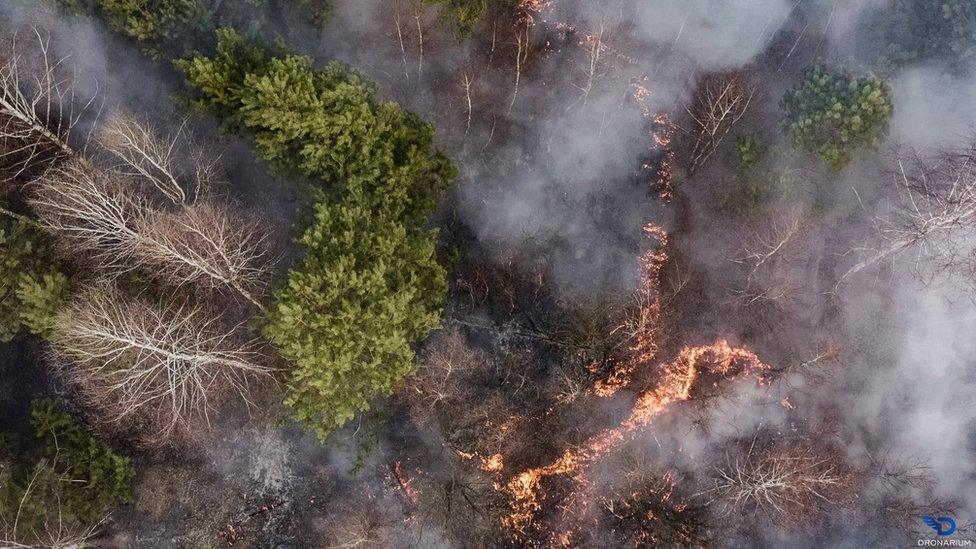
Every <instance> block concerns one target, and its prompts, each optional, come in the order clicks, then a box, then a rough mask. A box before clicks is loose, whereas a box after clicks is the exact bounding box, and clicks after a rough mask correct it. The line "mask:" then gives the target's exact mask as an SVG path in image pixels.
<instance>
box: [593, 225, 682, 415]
mask: <svg viewBox="0 0 976 549" xmlns="http://www.w3.org/2000/svg"><path fill="white" fill-rule="evenodd" d="M644 234H645V236H646V237H647V238H649V239H650V240H652V241H654V245H653V246H651V247H649V248H648V250H647V251H646V252H644V253H643V254H642V255H641V256H640V259H639V263H640V282H639V285H638V287H637V291H636V292H635V295H634V307H633V309H632V310H631V313H630V314H629V315H628V317H627V319H626V320H625V321H624V323H623V325H622V326H620V327H619V328H618V329H623V330H625V332H626V334H627V337H628V339H629V340H630V344H629V346H628V348H627V351H628V355H629V357H630V359H629V360H627V361H625V362H623V363H621V364H618V365H617V366H616V368H615V369H614V371H613V372H612V373H611V374H610V375H609V376H607V379H606V380H599V381H597V382H596V383H595V384H594V387H593V392H594V393H595V394H596V395H597V396H600V397H609V396H613V395H614V394H616V392H617V391H619V390H620V389H622V388H623V387H626V386H627V385H628V384H630V380H631V377H632V376H633V375H634V373H635V372H636V371H637V370H638V369H640V368H642V367H644V366H646V365H649V364H651V362H652V361H653V360H654V358H655V357H656V356H657V351H658V345H657V340H658V337H657V336H658V321H659V319H660V316H661V296H660V292H659V291H658V286H659V284H660V280H661V268H662V267H663V266H664V262H665V261H667V259H668V256H667V253H666V252H665V248H666V247H667V244H668V234H667V233H666V232H665V231H664V229H662V228H661V227H658V226H657V225H654V224H653V223H648V224H647V225H645V226H644Z"/></svg>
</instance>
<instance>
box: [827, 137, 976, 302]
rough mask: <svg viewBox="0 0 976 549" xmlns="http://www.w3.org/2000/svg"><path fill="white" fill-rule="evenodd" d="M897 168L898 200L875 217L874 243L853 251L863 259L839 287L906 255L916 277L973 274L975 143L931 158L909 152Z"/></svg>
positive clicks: (843, 278)
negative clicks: (935, 272)
mask: <svg viewBox="0 0 976 549" xmlns="http://www.w3.org/2000/svg"><path fill="white" fill-rule="evenodd" d="M895 163H896V169H895V170H894V172H893V173H892V174H891V177H892V179H893V181H894V183H895V185H894V187H895V188H896V189H897V190H898V195H897V196H896V197H895V198H894V200H893V204H892V206H891V207H890V208H889V209H887V210H886V211H882V212H881V213H878V214H876V215H875V216H874V217H873V220H872V221H873V225H874V227H875V229H876V238H875V241H874V242H873V243H871V244H869V245H868V246H855V247H853V248H852V249H851V253H852V254H854V255H856V256H858V257H859V258H860V259H859V260H858V261H857V262H856V263H855V264H854V265H852V266H851V267H850V268H849V269H848V270H847V271H846V272H845V273H844V274H843V275H842V276H841V277H840V279H839V280H838V282H837V285H838V286H840V284H842V283H843V282H844V281H845V280H847V279H848V278H850V277H851V276H853V275H854V274H856V273H858V272H860V271H862V270H864V269H867V268H869V267H873V266H875V265H877V264H879V263H881V262H883V261H886V260H888V259H892V258H894V257H896V256H900V255H902V254H904V253H908V252H910V253H911V256H912V260H911V267H912V268H913V269H914V270H915V271H916V272H918V273H926V274H930V273H931V271H930V270H929V269H930V268H934V269H935V270H944V271H946V272H962V273H964V274H965V275H967V276H970V275H972V273H973V267H974V265H973V257H974V252H976V250H974V249H973V247H972V245H969V244H968V242H970V241H971V239H970V238H969V237H971V236H972V235H973V234H974V233H976V144H973V145H970V146H969V148H968V149H965V150H962V151H957V152H946V153H941V154H938V155H934V156H929V157H922V156H920V155H918V154H917V153H915V152H908V153H905V154H902V155H901V156H900V157H899V158H897V159H896V162H895Z"/></svg>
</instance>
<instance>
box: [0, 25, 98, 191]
mask: <svg viewBox="0 0 976 549" xmlns="http://www.w3.org/2000/svg"><path fill="white" fill-rule="evenodd" d="M34 35H35V37H36V40H37V55H35V56H33V57H32V58H30V59H28V58H26V57H25V56H24V55H23V54H22V53H21V52H20V51H19V48H18V42H17V39H16V37H15V38H14V39H13V40H11V42H10V45H9V51H7V52H4V53H5V55H4V54H0V57H3V58H4V62H3V64H2V65H0V161H3V163H4V164H5V165H6V166H7V167H6V168H5V169H4V172H3V173H0V180H2V181H4V182H10V181H14V180H16V179H18V178H21V177H23V176H24V175H25V174H28V172H30V173H31V174H34V173H37V172H41V173H43V171H44V169H46V168H48V167H50V166H52V165H53V164H54V163H55V162H57V161H58V160H59V159H61V158H65V157H74V158H78V156H79V155H78V154H77V153H76V152H75V150H74V149H72V148H71V146H70V145H69V144H68V138H69V134H70V133H71V130H72V128H74V127H75V126H76V125H77V124H78V122H79V120H80V118H81V116H82V115H83V114H84V113H85V111H86V110H87V109H88V108H89V107H90V106H91V105H92V104H93V102H94V100H95V98H94V97H91V98H89V100H88V101H87V103H85V104H83V105H82V106H81V108H78V109H76V107H77V106H78V103H79V102H78V101H77V100H76V98H75V95H74V93H75V92H74V88H73V87H72V85H71V81H70V80H69V79H67V78H65V77H63V76H62V73H63V72H64V71H63V70H62V67H61V64H62V61H63V59H62V60H54V59H52V58H51V55H50V50H49V40H48V39H46V38H44V37H42V36H41V34H40V32H38V31H37V30H35V31H34Z"/></svg>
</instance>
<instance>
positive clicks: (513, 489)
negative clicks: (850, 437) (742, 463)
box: [502, 340, 767, 540]
mask: <svg viewBox="0 0 976 549" xmlns="http://www.w3.org/2000/svg"><path fill="white" fill-rule="evenodd" d="M702 368H707V370H706V372H707V373H712V374H718V375H723V376H729V377H735V376H736V375H738V374H740V373H751V372H758V371H761V370H764V369H767V366H766V365H764V364H763V363H762V362H761V361H760V360H759V358H758V357H757V356H756V355H755V354H754V353H752V352H750V351H747V350H745V349H740V348H735V347H732V346H730V345H729V344H728V342H727V341H725V340H719V341H718V342H716V343H715V344H714V345H705V346H698V347H685V348H684V349H682V351H681V352H680V353H679V354H678V357H677V358H675V360H673V361H671V362H670V363H667V364H665V365H663V366H662V367H661V381H660V383H659V384H658V385H657V387H655V388H654V389H652V390H650V391H647V392H645V393H643V394H641V395H640V396H639V397H638V398H637V401H636V402H635V404H634V407H633V409H632V410H631V413H630V415H629V416H628V417H627V419H625V420H624V421H623V422H622V423H621V424H620V425H619V426H617V427H615V428H613V429H609V430H607V431H604V432H603V433H601V434H599V435H597V436H595V437H593V438H591V439H590V440H589V441H588V442H587V443H586V444H584V445H583V446H582V447H581V448H579V449H578V450H576V451H575V452H574V451H571V450H566V452H565V453H564V454H563V455H562V456H561V457H560V458H558V459H556V460H555V461H553V462H552V463H550V464H549V465H546V466H543V467H537V468H534V469H528V470H526V471H523V472H522V473H520V474H518V475H516V476H515V477H514V478H512V479H511V480H510V481H509V482H508V483H507V484H506V485H505V486H504V487H502V489H504V490H505V491H507V492H508V493H509V495H510V496H511V509H512V512H511V513H510V514H509V515H508V516H507V517H504V518H503V519H502V522H503V524H504V525H505V526H506V527H508V528H511V529H512V530H514V531H515V532H516V533H517V534H518V535H524V534H527V533H528V532H529V529H530V528H531V527H534V526H535V522H536V514H537V513H538V512H539V511H540V510H541V509H542V503H541V500H540V492H541V485H542V481H543V480H544V479H546V478H547V477H552V476H562V475H571V476H572V477H573V480H574V481H575V483H576V484H578V485H585V484H588V482H587V480H586V474H585V473H586V469H587V467H588V466H589V465H590V464H592V463H593V462H595V461H597V460H599V458H600V457H601V456H604V455H606V454H607V453H608V452H610V451H611V450H613V449H614V448H616V447H618V446H619V445H620V444H621V443H623V442H626V441H627V440H629V439H630V438H631V437H633V436H634V435H635V434H636V433H637V432H638V431H639V430H640V429H642V428H644V427H646V426H647V425H648V424H649V423H650V422H651V421H652V420H653V419H654V418H655V417H657V416H658V415H660V414H661V413H663V412H664V411H665V410H666V409H667V408H668V406H669V405H671V404H672V403H674V402H679V401H683V400H687V399H688V398H689V397H690V396H691V394H692V388H693V386H694V383H695V381H696V379H698V377H699V375H701V373H703V370H702ZM582 504H583V505H585V502H583V503H582ZM574 507H577V506H574V505H564V506H563V509H564V510H566V509H570V508H574ZM564 512H565V511H564ZM567 536H568V534H567V533H562V534H558V535H557V539H562V540H569V539H571V536H570V537H567Z"/></svg>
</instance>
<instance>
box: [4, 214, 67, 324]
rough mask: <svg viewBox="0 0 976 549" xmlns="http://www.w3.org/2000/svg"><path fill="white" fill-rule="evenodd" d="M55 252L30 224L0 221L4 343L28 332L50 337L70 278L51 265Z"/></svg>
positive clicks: (7, 220) (16, 221)
mask: <svg viewBox="0 0 976 549" xmlns="http://www.w3.org/2000/svg"><path fill="white" fill-rule="evenodd" d="M52 255H53V250H52V249H51V247H50V246H48V245H47V244H46V243H45V241H44V237H43V235H42V234H41V233H40V232H39V231H37V230H36V229H35V228H34V227H33V226H32V225H31V224H30V223H29V222H28V221H26V220H11V219H9V218H6V217H4V218H3V219H2V220H0V316H2V319H0V341H4V342H6V341H10V340H11V339H13V338H14V337H16V336H17V335H18V334H21V333H22V332H23V331H24V330H27V331H29V332H30V333H32V334H34V335H39V336H42V337H43V336H47V335H48V334H49V333H50V330H51V327H52V326H53V322H54V317H55V314H56V312H57V309H58V306H59V305H60V303H61V302H62V301H63V299H64V297H65V296H66V294H67V289H68V278H67V276H65V275H64V273H62V272H60V271H59V270H58V268H57V263H56V262H52V261H51V256H52Z"/></svg>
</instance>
